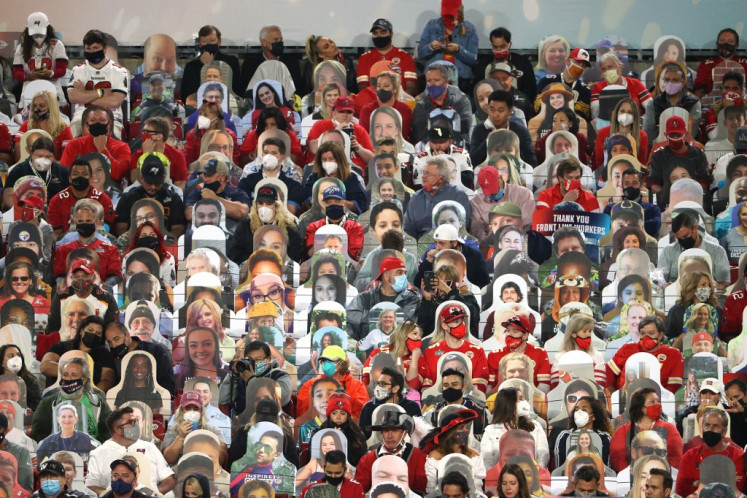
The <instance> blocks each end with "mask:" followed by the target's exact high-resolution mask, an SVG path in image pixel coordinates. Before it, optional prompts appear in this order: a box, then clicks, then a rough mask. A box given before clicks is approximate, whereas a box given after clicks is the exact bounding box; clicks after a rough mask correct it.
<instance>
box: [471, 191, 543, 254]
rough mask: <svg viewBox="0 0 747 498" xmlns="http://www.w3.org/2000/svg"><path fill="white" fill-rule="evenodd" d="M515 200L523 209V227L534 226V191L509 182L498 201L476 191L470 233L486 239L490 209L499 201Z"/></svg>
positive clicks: (535, 206)
mask: <svg viewBox="0 0 747 498" xmlns="http://www.w3.org/2000/svg"><path fill="white" fill-rule="evenodd" d="M502 202H513V203H514V204H516V205H517V206H519V209H521V222H522V224H523V226H522V228H524V229H525V230H528V229H530V228H531V227H532V215H533V214H534V211H535V210H536V209H537V203H536V202H535V200H534V196H533V195H532V191H531V190H529V189H528V188H526V187H524V186H522V185H513V184H511V183H507V184H506V185H505V186H504V187H503V197H501V198H500V199H499V200H498V202H493V201H491V200H490V199H489V198H488V197H487V196H485V195H484V194H483V193H482V192H475V196H474V197H473V198H472V201H471V204H472V224H471V225H470V230H469V233H470V234H471V235H473V236H474V237H475V238H476V239H477V240H480V241H481V240H484V239H485V237H487V236H488V235H490V210H491V209H493V207H494V206H496V205H497V204H499V203H502Z"/></svg>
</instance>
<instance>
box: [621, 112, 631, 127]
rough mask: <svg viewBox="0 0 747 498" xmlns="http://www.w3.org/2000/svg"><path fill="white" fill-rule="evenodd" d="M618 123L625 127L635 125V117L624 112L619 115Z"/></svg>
mask: <svg viewBox="0 0 747 498" xmlns="http://www.w3.org/2000/svg"><path fill="white" fill-rule="evenodd" d="M617 122H618V123H620V124H621V125H623V126H630V125H631V124H633V115H632V114H629V113H627V112H623V113H620V114H618V115H617Z"/></svg>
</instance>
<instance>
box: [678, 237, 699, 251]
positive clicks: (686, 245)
mask: <svg viewBox="0 0 747 498" xmlns="http://www.w3.org/2000/svg"><path fill="white" fill-rule="evenodd" d="M677 242H678V243H679V244H680V247H681V248H682V250H683V251H687V250H688V249H692V248H693V247H695V237H692V236H691V237H684V238H681V239H677Z"/></svg>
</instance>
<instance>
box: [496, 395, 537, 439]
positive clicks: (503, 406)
mask: <svg viewBox="0 0 747 498" xmlns="http://www.w3.org/2000/svg"><path fill="white" fill-rule="evenodd" d="M518 401H519V390H518V389H514V388H508V389H501V390H500V391H498V394H497V395H496V396H495V403H494V404H493V413H492V414H491V415H492V416H493V418H492V423H494V424H506V425H507V426H508V427H510V428H511V429H521V430H524V431H527V432H532V431H533V430H534V424H533V423H532V421H531V420H530V419H529V418H527V417H518V421H517V416H516V403H517V402H518Z"/></svg>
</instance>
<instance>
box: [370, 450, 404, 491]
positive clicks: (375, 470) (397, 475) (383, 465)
mask: <svg viewBox="0 0 747 498" xmlns="http://www.w3.org/2000/svg"><path fill="white" fill-rule="evenodd" d="M381 482H393V483H395V484H399V485H400V486H402V487H403V488H405V489H406V490H407V491H408V492H409V491H410V481H409V479H408V473H407V463H406V462H405V461H404V460H402V459H401V458H400V457H398V456H394V455H384V456H380V457H379V458H377V459H376V460H374V464H373V465H372V466H371V486H372V487H373V486H376V485H377V484H379V483H381Z"/></svg>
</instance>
